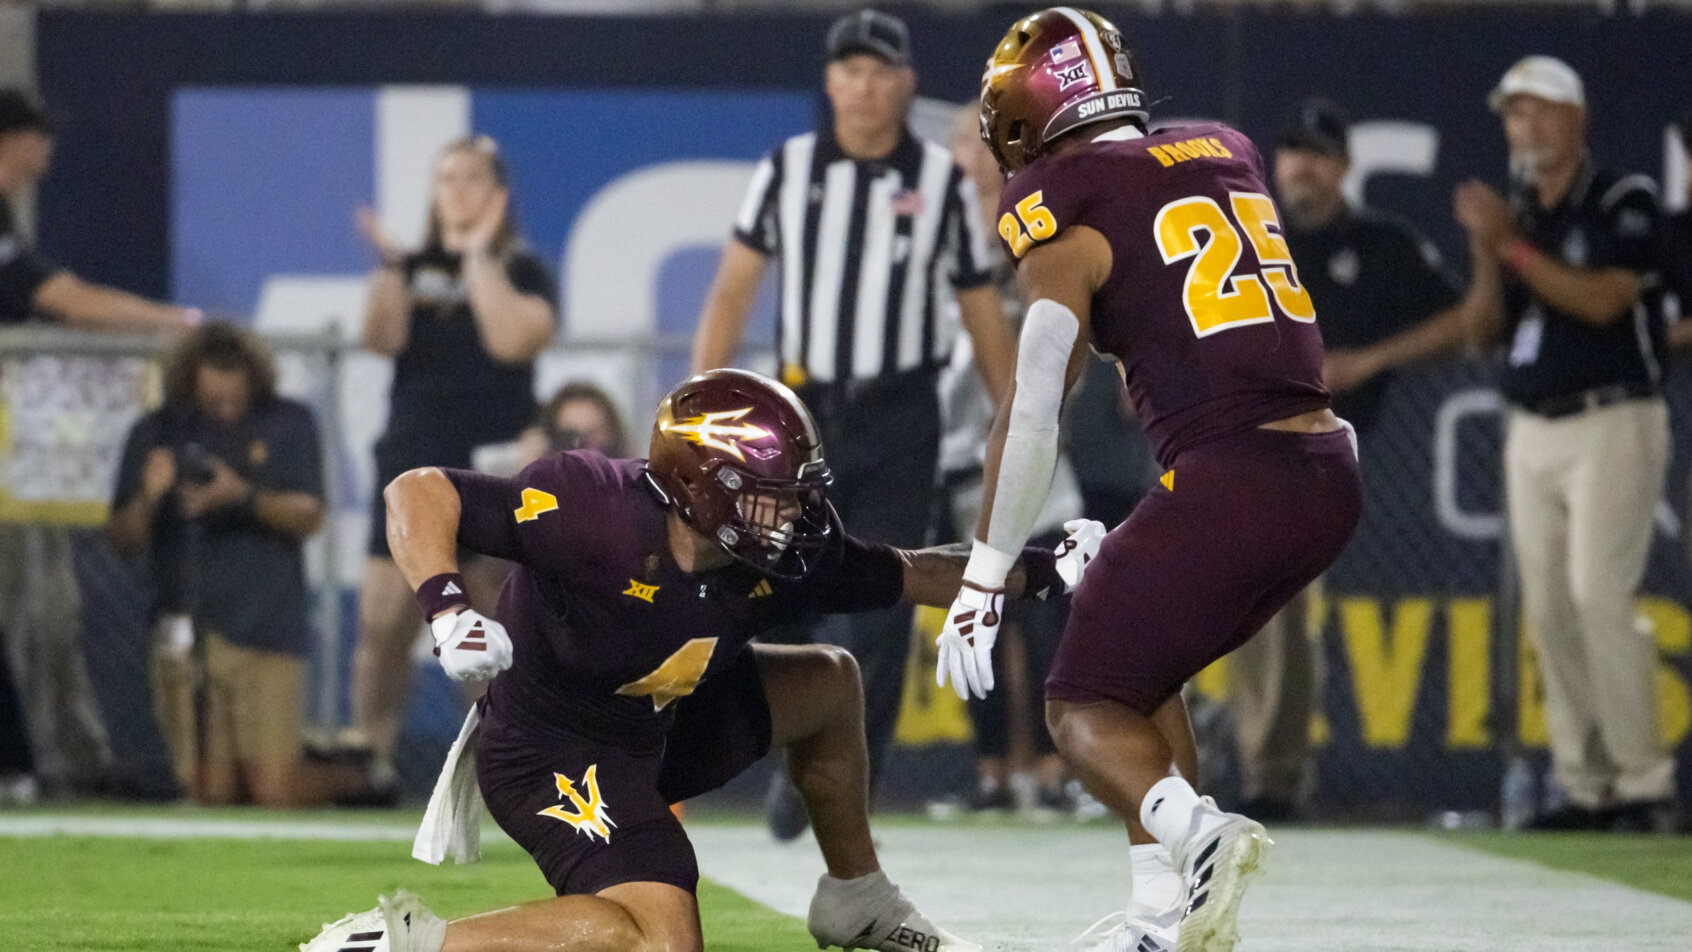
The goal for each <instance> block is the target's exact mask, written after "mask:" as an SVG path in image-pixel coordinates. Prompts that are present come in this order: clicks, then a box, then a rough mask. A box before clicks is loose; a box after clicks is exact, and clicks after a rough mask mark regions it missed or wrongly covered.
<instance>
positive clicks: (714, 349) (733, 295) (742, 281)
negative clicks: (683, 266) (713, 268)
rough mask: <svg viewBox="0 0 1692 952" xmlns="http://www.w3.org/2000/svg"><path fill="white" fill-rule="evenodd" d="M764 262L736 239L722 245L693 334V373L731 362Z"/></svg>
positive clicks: (761, 256)
mask: <svg viewBox="0 0 1692 952" xmlns="http://www.w3.org/2000/svg"><path fill="white" fill-rule="evenodd" d="M765 264H766V259H765V258H764V256H763V255H761V254H759V253H758V252H756V251H753V250H752V249H751V248H748V247H747V246H745V245H743V244H741V243H740V242H739V241H735V240H730V241H729V242H728V243H727V244H725V245H724V246H723V257H722V261H721V263H720V264H718V266H717V275H716V277H715V278H713V279H712V281H711V288H710V290H709V291H707V292H706V294H705V307H704V309H703V310H702V311H700V313H699V330H698V331H697V332H696V333H695V334H694V337H693V372H694V373H703V372H705V371H707V370H715V369H716V368H718V367H727V366H730V365H731V364H732V363H733V361H734V357H735V354H737V353H739V351H740V342H741V340H742V338H743V337H744V336H745V334H746V322H747V320H748V319H749V318H750V317H751V315H752V301H753V299H754V298H755V297H756V296H757V293H758V281H759V280H760V279H761V278H763V276H764V265H765Z"/></svg>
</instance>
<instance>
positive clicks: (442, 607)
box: [417, 572, 470, 621]
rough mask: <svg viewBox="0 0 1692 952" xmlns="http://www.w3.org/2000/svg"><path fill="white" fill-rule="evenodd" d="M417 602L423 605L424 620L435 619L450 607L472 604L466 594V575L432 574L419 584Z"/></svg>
mask: <svg viewBox="0 0 1692 952" xmlns="http://www.w3.org/2000/svg"><path fill="white" fill-rule="evenodd" d="M417 604H418V605H421V606H422V607H423V620H424V621H433V620H434V619H435V616H436V615H439V614H440V613H441V612H444V611H446V610H447V609H449V608H456V607H458V606H460V605H468V604H470V600H469V598H467V597H466V596H465V594H464V576H462V575H460V574H458V573H457V572H442V573H441V574H439V575H432V576H430V577H429V578H427V579H425V580H424V582H423V584H422V585H419V586H417Z"/></svg>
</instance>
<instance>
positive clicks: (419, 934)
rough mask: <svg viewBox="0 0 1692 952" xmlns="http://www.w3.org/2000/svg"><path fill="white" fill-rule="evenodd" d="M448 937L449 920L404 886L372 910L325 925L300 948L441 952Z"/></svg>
mask: <svg viewBox="0 0 1692 952" xmlns="http://www.w3.org/2000/svg"><path fill="white" fill-rule="evenodd" d="M445 941H446V921H445V920H443V919H441V917H439V916H437V915H435V914H434V913H432V912H430V911H429V910H428V909H427V908H426V907H425V906H424V905H423V901H422V900H421V899H418V898H417V897H416V896H415V895H413V894H411V893H409V892H406V891H405V890H403V889H402V890H400V891H399V892H397V893H394V897H393V898H392V899H389V898H388V897H387V896H382V897H380V898H378V899H377V900H376V908H374V909H372V910H370V911H369V912H355V913H353V914H352V915H350V916H347V917H345V918H343V919H341V920H340V921H338V922H332V923H329V924H328V925H325V926H324V927H323V931H322V932H319V933H318V934H317V938H315V939H313V940H311V941H310V942H307V943H305V944H304V945H301V946H300V952H440V950H441V944H442V943H443V942H445Z"/></svg>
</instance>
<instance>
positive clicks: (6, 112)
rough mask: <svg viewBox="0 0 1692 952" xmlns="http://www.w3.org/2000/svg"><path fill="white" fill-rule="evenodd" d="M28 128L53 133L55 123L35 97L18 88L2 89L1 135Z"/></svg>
mask: <svg viewBox="0 0 1692 952" xmlns="http://www.w3.org/2000/svg"><path fill="white" fill-rule="evenodd" d="M20 129H28V130H31V131H34V132H41V133H46V134H48V135H51V134H52V133H53V123H51V122H49V121H48V119H47V113H46V111H45V110H43V109H42V108H41V105H40V104H39V103H37V102H36V101H35V100H34V99H33V98H31V97H30V96H28V95H26V94H25V93H23V92H22V91H21V90H17V89H0V135H5V134H6V133H8V132H17V131H18V130H20Z"/></svg>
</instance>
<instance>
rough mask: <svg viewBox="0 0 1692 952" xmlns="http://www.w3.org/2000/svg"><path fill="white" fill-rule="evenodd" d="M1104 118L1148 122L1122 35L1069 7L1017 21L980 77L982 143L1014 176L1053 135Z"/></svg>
mask: <svg viewBox="0 0 1692 952" xmlns="http://www.w3.org/2000/svg"><path fill="white" fill-rule="evenodd" d="M1107 119H1134V120H1137V121H1138V122H1139V123H1140V125H1142V126H1144V125H1145V124H1146V123H1147V122H1148V121H1149V118H1148V115H1147V112H1146V94H1145V92H1144V91H1143V90H1142V89H1141V88H1140V73H1139V70H1138V68H1137V67H1136V65H1135V63H1134V57H1133V54H1132V53H1130V52H1129V50H1128V44H1127V43H1125V42H1123V40H1122V32H1121V31H1120V30H1118V29H1117V28H1116V27H1115V26H1114V25H1112V24H1111V22H1110V21H1109V20H1106V19H1105V18H1104V17H1101V16H1099V15H1098V14H1096V13H1093V12H1091V11H1089V10H1078V9H1076V8H1074V7H1051V8H1049V9H1046V10H1041V11H1040V12H1039V13H1036V14H1033V15H1032V16H1027V17H1024V18H1022V19H1021V20H1018V21H1016V23H1015V24H1014V25H1013V26H1012V27H1011V28H1010V31H1009V32H1007V33H1006V34H1005V38H1004V39H1002V40H1000V41H999V47H998V49H996V50H994V51H993V56H992V58H991V59H989V60H988V61H987V72H986V73H984V74H982V77H981V138H982V139H984V140H985V141H986V142H987V148H989V149H991V150H992V152H993V157H994V158H996V159H998V160H999V168H1000V169H1002V170H1003V171H1004V172H1005V174H1007V175H1009V174H1014V173H1015V172H1016V171H1017V170H1018V169H1021V168H1022V167H1023V166H1025V165H1027V164H1028V163H1030V162H1032V161H1034V160H1035V159H1036V158H1038V157H1039V156H1040V155H1041V154H1043V153H1044V152H1045V151H1046V147H1047V146H1048V145H1050V143H1051V142H1052V140H1053V139H1056V138H1057V137H1058V136H1061V135H1064V134H1065V133H1068V132H1072V131H1074V130H1075V129H1077V128H1080V127H1081V126H1084V125H1089V124H1091V123H1095V122H1103V121H1105V120H1107Z"/></svg>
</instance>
